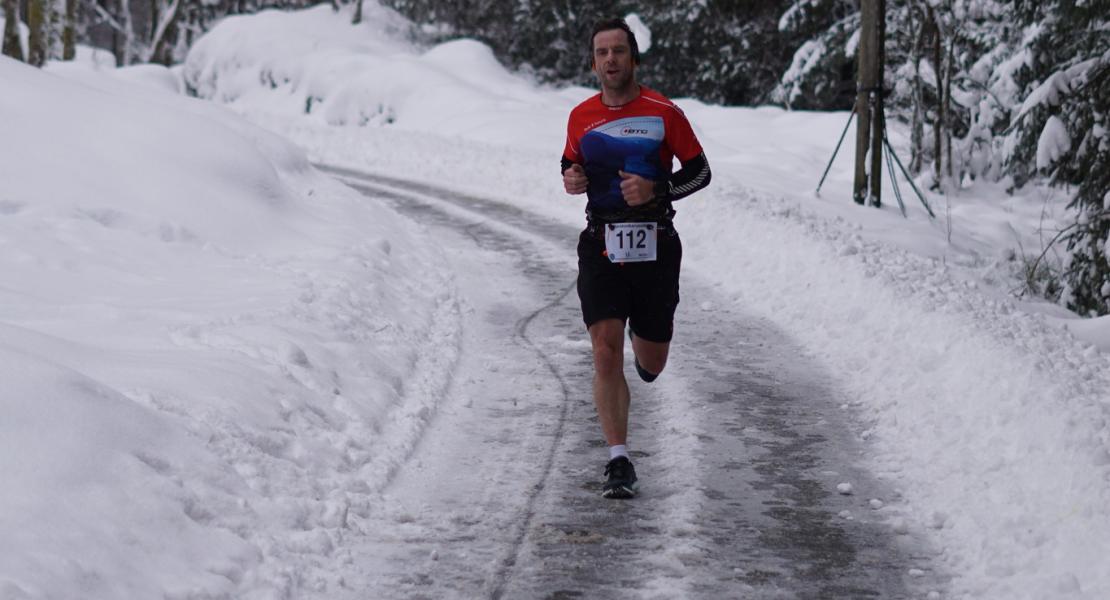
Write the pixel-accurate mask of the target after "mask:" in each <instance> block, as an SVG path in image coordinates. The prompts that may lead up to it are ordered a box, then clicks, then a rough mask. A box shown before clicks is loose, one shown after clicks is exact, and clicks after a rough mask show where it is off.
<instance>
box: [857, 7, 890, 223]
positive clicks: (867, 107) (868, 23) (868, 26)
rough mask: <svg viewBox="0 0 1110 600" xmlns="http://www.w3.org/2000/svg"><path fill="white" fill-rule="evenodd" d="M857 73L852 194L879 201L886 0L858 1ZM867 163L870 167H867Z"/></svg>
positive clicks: (862, 200) (860, 202)
mask: <svg viewBox="0 0 1110 600" xmlns="http://www.w3.org/2000/svg"><path fill="white" fill-rule="evenodd" d="M860 21H861V23H860V36H859V47H858V48H859V50H858V52H859V76H858V78H857V80H856V86H857V87H856V90H857V91H856V109H855V110H856V117H858V119H857V121H856V177H855V184H854V186H853V191H852V198H853V199H854V200H855V201H856V203H857V204H864V203H865V202H867V201H868V199H869V198H870V202H871V203H873V204H874V205H875V206H880V205H881V204H882V175H883V171H882V158H883V136H884V135H885V133H886V132H884V131H883V121H884V119H883V89H882V86H883V69H884V63H885V52H884V49H883V46H884V39H885V36H886V0H862V1H861V2H860ZM869 167H870V168H869Z"/></svg>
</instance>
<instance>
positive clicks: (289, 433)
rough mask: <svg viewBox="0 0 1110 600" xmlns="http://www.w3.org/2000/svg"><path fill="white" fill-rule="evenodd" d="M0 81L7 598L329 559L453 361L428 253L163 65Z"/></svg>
mask: <svg viewBox="0 0 1110 600" xmlns="http://www.w3.org/2000/svg"><path fill="white" fill-rule="evenodd" d="M0 80H2V81H4V94H3V95H2V97H0V139H3V140H4V143H3V145H2V146H0V181H2V182H3V186H2V187H0V282H2V283H0V315H3V316H2V318H0V381H3V386H2V388H0V480H2V481H3V482H4V485H3V486H0V539H3V540H4V542H3V552H0V597H3V598H78V597H81V598H154V597H174V598H178V597H236V598H256V597H289V596H291V595H294V596H295V595H297V593H298V590H301V589H304V588H305V587H306V586H314V585H319V584H320V582H323V581H327V580H328V577H331V578H332V579H334V578H335V577H336V575H335V574H334V570H333V569H330V568H327V563H328V561H333V560H341V558H340V557H337V556H335V555H334V554H335V552H336V551H335V546H336V544H335V540H337V539H338V538H339V537H340V536H341V535H342V531H343V529H344V528H345V527H347V521H346V519H347V517H348V515H350V514H354V515H357V514H365V513H366V512H367V511H368V510H370V509H371V508H372V507H373V505H374V495H375V490H376V489H380V487H381V486H382V485H384V484H385V482H386V481H388V478H389V476H390V473H391V472H392V471H393V470H394V469H395V468H396V464H398V463H399V462H400V461H401V460H403V459H404V457H405V456H406V454H407V452H408V449H410V448H411V447H412V443H413V442H414V440H415V439H416V438H417V437H418V434H419V431H420V429H421V428H422V427H423V425H424V423H425V422H426V420H427V418H428V415H429V414H430V410H429V407H432V406H434V403H435V402H436V401H437V398H438V397H439V395H440V392H441V391H442V387H443V386H444V385H446V381H447V380H448V379H447V378H448V377H449V375H450V371H451V366H452V364H453V361H454V360H455V358H456V357H457V348H456V347H455V346H454V345H453V340H456V339H457V335H458V331H457V328H458V319H457V304H456V302H455V299H454V296H453V289H454V288H453V285H452V283H451V280H450V275H449V274H448V273H445V272H444V271H443V269H442V267H439V263H438V259H439V258H438V257H439V255H438V253H437V252H438V251H436V250H435V249H433V248H427V247H425V246H424V245H422V244H420V243H418V242H417V240H418V233H417V231H416V230H415V229H414V228H413V227H412V226H411V225H409V224H408V223H407V222H405V221H402V220H400V219H398V218H397V217H396V216H394V215H393V214H392V213H389V212H386V211H383V210H380V209H379V210H374V209H373V207H367V206H366V205H365V200H364V199H363V198H362V197H361V196H359V195H357V194H355V193H353V192H351V191H350V190H348V189H346V188H344V187H342V186H339V185H337V184H335V183H334V182H332V181H331V180H330V179H329V178H326V177H323V176H321V175H319V174H317V173H316V172H315V171H314V170H312V169H311V168H310V167H309V165H308V163H307V161H306V159H305V156H304V154H303V153H302V151H300V150H299V149H297V148H296V147H294V146H292V145H290V144H289V143H288V142H286V141H284V140H282V139H281V138H279V137H277V136H275V135H273V134H271V133H268V132H266V131H264V130H262V129H260V128H258V127H256V126H253V125H250V124H248V123H246V122H244V121H243V120H241V119H240V118H238V117H236V116H235V115H233V114H232V113H230V112H228V111H226V110H225V109H223V108H220V107H218V106H215V105H213V104H210V103H205V102H200V101H197V100H193V99H188V98H184V97H182V96H180V95H177V94H176V93H174V90H175V89H176V86H170V85H167V84H168V83H169V82H171V81H173V80H174V78H173V76H172V74H170V73H169V72H167V71H165V70H164V69H159V68H157V67H143V68H136V69H125V70H121V71H111V72H101V73H97V72H95V70H94V67H93V66H90V65H88V64H85V66H84V67H82V66H81V65H80V64H78V65H52V66H51V67H50V68H49V69H47V71H46V72H42V71H39V70H36V69H32V68H29V67H27V66H25V65H23V64H21V63H17V62H14V61H12V60H9V59H7V58H0ZM415 367H419V368H421V373H422V376H421V377H420V378H417V379H415V380H409V379H408V374H409V372H410V370H411V369H413V368H415Z"/></svg>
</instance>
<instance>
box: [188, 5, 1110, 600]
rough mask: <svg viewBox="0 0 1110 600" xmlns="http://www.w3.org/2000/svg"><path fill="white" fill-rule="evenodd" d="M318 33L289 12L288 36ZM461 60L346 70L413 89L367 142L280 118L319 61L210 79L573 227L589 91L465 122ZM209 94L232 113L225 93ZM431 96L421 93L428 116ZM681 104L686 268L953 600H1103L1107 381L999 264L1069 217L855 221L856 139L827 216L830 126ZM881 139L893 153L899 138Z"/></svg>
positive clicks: (302, 131) (336, 144)
mask: <svg viewBox="0 0 1110 600" xmlns="http://www.w3.org/2000/svg"><path fill="white" fill-rule="evenodd" d="M321 14H322V13H321ZM321 14H316V13H306V14H302V15H300V16H296V15H291V16H290V17H289V21H288V23H287V24H286V25H285V26H286V27H289V28H292V27H294V25H293V23H295V22H297V21H296V20H297V19H304V20H305V21H306V22H307V21H308V20H309V19H318V18H321ZM313 22H315V21H313ZM271 24H272V22H271ZM257 27H260V26H259V25H256V24H251V23H249V22H247V21H243V22H239V23H236V24H230V23H228V24H226V27H224V26H222V27H221V28H220V29H218V30H217V31H216V32H213V35H214V36H215V37H214V38H213V39H228V40H230V39H238V40H240V43H242V44H245V45H251V44H252V42H250V41H248V40H250V39H253V36H254V35H255V33H253V32H255V31H257V29H256V28H257ZM330 27H332V28H334V30H335V32H336V33H333V34H329V35H317V36H316V37H312V39H311V41H310V40H307V39H306V40H302V41H301V42H300V43H303V44H305V45H306V46H307V45H308V44H314V45H316V47H317V48H318V52H319V53H320V56H332V53H341V52H343V50H342V49H341V48H337V47H336V45H335V44H332V43H331V42H330V41H329V39H330V38H338V37H340V36H341V35H345V34H343V33H340V32H341V31H342V30H344V28H347V27H348V26H347V25H345V24H344V23H343V18H342V17H335V18H334V20H333V22H332V24H331V25H330ZM291 30H292V29H290V31H291ZM265 35H277V33H276V32H274V31H272V30H271V31H269V32H268V33H266V34H265ZM258 39H262V38H258ZM467 44H470V45H471V46H470V48H471V50H470V56H469V57H466V56H462V55H460V56H459V57H458V58H459V60H458V61H457V62H456V63H455V64H454V65H453V67H454V69H453V72H452V75H453V77H452V78H444V77H443V75H442V73H440V72H437V71H422V70H421V69H423V68H424V67H423V66H420V67H415V68H411V69H406V70H405V72H404V74H402V75H400V76H398V75H397V71H396V70H395V69H394V68H393V67H388V66H380V65H383V64H384V61H385V58H384V57H383V56H370V57H367V56H363V55H362V54H359V53H356V54H354V55H352V56H348V57H347V58H346V59H345V61H349V62H343V61H338V62H343V64H350V65H358V68H357V69H356V68H353V67H352V68H351V69H349V70H348V71H347V72H346V76H340V75H335V81H349V80H361V81H376V82H379V83H378V84H377V88H378V89H380V90H385V89H391V86H397V85H406V86H413V87H412V88H411V89H420V90H422V92H421V94H419V95H420V96H421V97H420V98H410V99H408V100H406V99H405V98H397V99H396V100H395V101H394V103H393V104H391V105H390V106H391V109H392V111H393V113H394V114H396V115H397V118H396V119H394V120H393V121H392V122H388V121H377V122H374V123H368V125H378V126H376V127H363V128H357V127H329V126H327V123H328V122H329V121H328V120H327V119H326V118H321V116H320V115H319V114H317V112H316V111H315V110H313V111H311V112H310V113H309V114H307V115H305V114H304V111H291V110H284V108H285V107H283V106H279V104H278V100H276V99H275V98H279V97H281V96H282V95H289V94H296V93H297V90H301V89H302V86H303V85H304V82H307V81H311V80H313V78H312V77H311V76H310V74H309V73H308V67H307V66H306V65H310V64H313V63H314V61H316V60H319V59H317V58H313V57H312V56H297V57H295V58H292V59H290V60H288V61H285V60H282V61H277V63H270V62H268V61H269V59H267V62H265V63H264V64H258V63H256V62H242V63H239V64H237V65H235V66H234V67H229V71H230V72H228V73H227V74H226V75H224V76H223V77H225V78H237V77H240V76H241V77H242V79H243V80H250V79H252V78H255V79H256V76H257V74H258V73H261V72H265V71H266V70H267V69H271V68H277V69H279V70H283V71H288V72H294V71H295V72H298V73H299V77H298V79H297V80H296V81H294V82H292V83H291V85H290V89H289V90H282V89H274V90H267V89H265V88H263V87H260V86H255V88H257V89H256V91H255V93H257V94H258V95H257V96H251V97H247V96H246V95H243V94H240V95H236V96H235V97H234V99H233V100H232V101H231V105H232V106H233V107H234V108H236V110H239V111H241V112H243V113H245V114H248V115H250V117H251V118H252V119H253V120H255V121H256V122H259V123H263V124H265V125H266V126H267V127H270V128H273V129H275V130H277V131H281V132H283V133H285V134H286V135H289V136H290V137H292V138H294V139H296V140H298V142H299V143H300V144H302V145H303V146H304V147H305V148H306V149H308V151H309V152H310V154H311V155H312V156H313V157H315V158H317V159H319V160H324V161H327V162H331V163H337V164H344V165H349V166H353V167H359V168H364V169H368V170H371V171H377V172H382V173H389V174H393V175H405V176H408V177H412V178H415V179H421V180H427V181H436V182H440V183H447V184H450V185H452V186H453V187H456V188H458V189H460V190H463V191H467V192H471V193H477V194H481V195H485V196H493V197H496V198H500V199H502V200H504V201H506V202H511V203H516V204H521V205H524V206H527V207H528V208H529V209H530V210H533V211H536V212H538V213H542V214H545V215H549V216H553V217H556V218H559V219H564V220H566V221H567V222H570V223H577V222H581V219H582V217H581V208H582V207H581V199H580V198H568V197H567V196H565V195H564V194H563V193H562V190H561V186H560V182H559V180H558V176H557V171H555V163H556V161H557V159H558V153H559V151H560V150H561V148H562V145H563V135H564V133H563V131H562V129H563V127H564V126H565V119H566V113H567V111H568V110H569V108H570V106H572V105H573V104H574V103H576V102H578V101H580V100H581V99H583V98H585V97H586V96H588V95H589V94H590V93H593V92H591V91H590V90H584V89H579V88H574V89H568V90H562V91H558V90H550V91H548V90H543V89H540V88H532V89H531V91H529V90H528V89H527V87H526V83H525V82H523V81H521V82H520V83H519V85H517V86H514V85H506V84H505V79H504V74H503V73H500V72H498V73H496V75H494V76H492V77H491V79H490V85H489V87H488V89H489V90H491V93H490V94H489V95H488V96H487V97H486V98H485V99H484V100H483V102H478V103H476V102H473V101H471V100H470V99H471V98H472V97H473V94H475V92H474V90H473V86H474V82H475V81H479V82H480V81H481V80H482V79H483V77H485V75H483V73H487V71H488V62H484V61H485V59H483V58H480V57H482V56H485V53H483V52H479V51H476V50H474V49H473V46H472V42H467ZM218 46H219V44H217V43H215V42H213V43H212V45H210V46H208V48H207V50H206V51H205V52H202V53H199V54H197V55H195V56H190V57H189V61H188V64H189V68H188V69H187V75H186V77H187V80H188V79H189V78H190V76H189V75H188V73H189V72H192V73H194V74H199V73H204V72H207V71H209V70H211V69H212V68H214V65H225V66H226V65H228V64H229V59H230V57H231V56H232V55H233V54H232V53H230V52H225V51H223V50H222V49H220V48H219V47H218ZM394 49H395V50H393V51H390V52H391V54H389V57H390V58H389V60H391V61H404V62H405V64H406V65H423V63H425V62H427V60H426V58H425V57H426V56H427V54H425V55H421V54H419V52H418V51H416V50H414V49H412V48H411V47H408V46H403V45H401V44H397V45H396V46H394ZM394 53H395V54H402V55H403V56H400V57H398V56H395V55H394ZM435 53H436V51H435V50H433V51H432V52H430V53H428V54H432V55H434V54H435ZM336 62H337V61H335V60H333V64H335V63H336ZM237 73H238V74H239V75H237ZM332 73H333V75H334V74H335V72H334V71H333V72H332ZM425 76H426V77H427V79H426V82H425V83H420V82H419V81H415V82H414V80H419V79H423V78H424V77H425ZM191 77H192V80H193V81H200V80H201V79H202V78H200V77H197V76H196V75H193V76H191ZM394 79H396V81H394ZM399 82H400V83H399ZM649 83H650V82H649ZM421 86H426V87H421ZM479 87H481V86H479ZM501 89H509V90H512V91H511V93H506V94H503V95H502V96H500V99H498V96H497V94H495V93H493V92H492V91H493V90H501ZM521 90H523V91H521ZM300 93H301V94H303V92H300ZM379 93H380V92H379ZM205 95H206V97H211V98H214V99H221V98H226V97H227V95H226V94H223V93H222V92H220V91H219V89H218V88H217V89H213V90H212V91H211V92H210V93H207V94H205ZM331 95H332V96H334V95H335V94H334V93H333V94H331ZM426 96H435V101H434V102H435V104H434V106H435V110H434V111H429V110H428V106H430V104H425V102H429V100H428V98H427V97H426ZM296 97H297V98H298V101H299V99H300V98H302V97H303V95H299V96H296ZM456 98H457V99H459V102H458V103H454V102H451V101H450V100H453V99H456ZM520 98H528V104H527V105H522V104H521V103H520V102H519V99H520ZM298 101H294V102H290V103H289V106H295V105H296V104H298ZM371 101H373V99H371ZM325 102H326V100H325ZM681 105H682V107H683V109H684V110H685V112H686V113H687V115H688V116H689V117H690V118H691V120H692V121H693V123H694V125H695V128H696V130H697V132H698V134H699V137H700V138H701V140H702V142H703V145H704V146H705V147H706V149H707V154H708V156H709V159H710V162H711V163H712V165H713V168H714V184H713V185H712V186H711V189H710V190H708V191H706V192H702V193H700V194H698V195H695V196H694V197H692V198H690V199H688V200H683V201H682V202H681V203H680V204H679V205H678V206H677V208H678V211H679V216H678V221H677V225H678V227H679V229H680V230H681V231H682V232H683V236H684V244H685V246H686V248H687V252H686V255H685V259H686V262H687V264H688V265H689V267H690V271H691V272H692V273H697V274H699V275H701V276H703V277H707V278H710V279H712V280H714V281H716V282H717V283H718V284H719V285H720V286H721V287H722V289H724V290H727V291H728V292H729V293H731V294H732V295H733V296H734V297H735V299H736V302H737V303H738V305H739V306H740V307H742V308H743V309H745V310H748V311H753V312H756V313H759V314H761V315H764V316H766V317H767V318H769V319H771V320H773V321H774V322H776V323H777V324H778V325H779V326H780V327H782V328H783V329H785V330H787V331H790V332H792V333H793V334H794V335H795V336H797V338H798V339H799V340H800V341H801V342H802V343H803V344H804V345H805V346H806V347H807V348H809V349H810V352H811V353H812V354H813V356H814V357H815V358H816V359H818V360H820V361H821V362H822V363H824V364H825V365H826V366H827V368H828V370H829V371H830V372H833V373H838V374H839V378H840V381H841V384H842V387H843V390H844V395H845V397H846V398H848V402H847V403H846V404H845V406H844V408H845V410H852V411H854V412H855V414H856V415H857V416H858V418H859V419H860V422H861V426H860V431H859V433H860V435H861V436H862V437H864V438H865V439H866V440H868V444H869V447H870V448H872V449H873V450H874V452H875V456H874V457H873V458H872V459H870V462H871V464H872V466H873V467H874V468H875V470H876V471H877V472H878V473H880V474H881V475H882V476H884V477H886V478H888V479H890V480H892V481H893V483H894V485H895V487H896V488H898V489H900V490H902V492H903V494H904V496H905V498H906V499H907V503H906V504H905V505H901V503H889V502H888V503H886V505H885V507H884V508H883V509H882V510H883V511H885V514H888V515H890V517H891V519H892V520H893V519H896V518H905V519H907V520H908V522H909V523H911V524H912V525H913V526H914V527H915V528H918V529H921V530H925V531H929V532H931V533H930V535H931V537H932V539H933V540H934V541H935V546H936V549H937V551H938V557H937V560H938V562H939V563H940V564H942V565H943V566H944V567H945V568H947V569H949V570H950V571H951V574H952V575H954V576H955V578H956V579H955V581H954V583H953V589H952V590H951V591H952V593H953V594H954V595H956V596H957V597H960V596H963V597H971V598H1030V599H1032V598H1046V597H1053V598H1056V597H1084V598H1100V597H1105V596H1107V595H1110V574H1108V573H1107V572H1106V569H1105V568H1104V564H1102V563H1103V562H1104V561H1103V557H1104V556H1105V555H1106V554H1107V552H1108V551H1110V547H1108V546H1107V544H1108V542H1107V541H1106V540H1108V539H1110V509H1108V508H1107V507H1108V506H1110V502H1108V500H1110V485H1108V483H1107V482H1108V481H1110V472H1108V465H1110V454H1107V449H1108V448H1110V429H1108V419H1107V406H1108V405H1110V397H1108V392H1107V390H1108V389H1110V380H1108V375H1107V374H1108V373H1110V368H1108V367H1110V362H1108V361H1107V358H1106V356H1104V355H1103V354H1101V353H1100V352H1099V351H1098V350H1097V348H1096V347H1095V346H1093V345H1091V344H1089V343H1087V342H1084V341H1079V340H1077V339H1075V338H1074V337H1072V333H1071V332H1069V331H1066V330H1064V329H1063V328H1061V327H1060V326H1059V323H1068V324H1074V323H1077V322H1078V321H1077V319H1075V318H1074V315H1068V314H1066V312H1064V311H1062V310H1060V309H1058V308H1057V307H1052V306H1050V305H1045V304H1043V303H1036V302H1022V301H1017V300H1015V299H1013V298H1012V297H1011V295H1010V294H1009V290H1010V289H1011V288H1012V287H1016V283H1017V282H1016V279H1015V274H1016V273H1017V271H1018V261H1017V260H1016V256H1017V255H1018V252H1019V251H1020V250H1015V246H1017V247H1018V248H1019V249H1021V248H1024V249H1025V251H1030V249H1032V248H1039V245H1038V244H1039V240H1040V238H1041V236H1042V235H1043V234H1042V231H1043V229H1042V227H1046V228H1051V227H1052V225H1053V223H1054V222H1055V219H1056V218H1057V217H1061V216H1063V215H1064V209H1063V200H1062V199H1057V198H1054V197H1049V196H1048V195H1047V193H1045V197H1040V196H1039V195H1040V194H1042V193H1044V192H1043V191H1042V190H1035V191H1034V192H1033V193H1032V194H1031V195H1030V196H1027V197H1024V198H1012V197H1006V196H1005V195H1004V194H1003V192H1002V191H1001V190H1000V189H996V188H994V187H990V186H979V187H976V188H972V189H969V190H963V191H961V192H960V193H959V195H953V196H948V197H944V196H938V195H933V194H930V195H929V196H928V198H927V199H928V200H929V201H930V202H931V203H932V205H933V207H934V209H936V210H937V211H938V213H940V214H941V215H942V216H941V218H940V219H938V220H937V221H932V220H930V219H929V218H928V217H927V216H926V215H925V213H924V211H923V210H922V209H921V208H920V207H919V205H918V204H917V200H916V199H915V198H914V197H912V196H909V197H907V202H908V203H909V205H908V206H907V211H908V218H903V217H902V216H901V215H900V214H899V212H898V210H897V208H896V206H894V205H893V199H894V198H893V193H892V192H893V190H892V189H891V188H889V187H887V188H886V189H885V190H884V196H885V198H886V199H887V205H886V207H885V208H884V209H883V210H873V209H862V208H858V207H856V206H855V205H854V204H853V203H852V202H851V200H850V196H849V194H850V192H849V190H850V189H851V184H850V180H851V168H850V161H851V156H852V155H853V151H852V149H851V147H850V145H851V140H848V143H847V145H846V146H845V147H844V148H842V150H841V154H840V157H839V158H838V160H837V162H836V163H835V164H834V168H833V172H832V175H831V176H830V179H829V181H828V182H826V185H825V190H826V191H825V196H826V197H825V198H817V197H815V196H814V195H813V193H812V191H811V190H812V188H813V186H815V185H816V181H817V179H818V178H819V176H820V170H821V167H822V166H823V165H824V163H825V161H826V160H827V159H828V157H829V156H830V155H831V154H832V149H833V146H834V145H835V143H836V140H837V138H838V136H839V133H840V131H841V128H843V126H844V122H845V121H846V120H847V115H846V114H806V113H788V112H784V111H781V110H778V109H773V108H759V109H737V108H726V107H715V106H707V105H704V104H702V103H698V102H694V101H681ZM521 122H527V123H528V124H529V127H528V128H527V130H526V131H523V132H522V131H521V130H520V123H521ZM445 123H449V125H446V126H445V125H444V124H445ZM893 137H894V139H893V142H894V144H895V147H896V148H901V147H903V144H904V142H905V138H904V132H900V131H895V132H893ZM429 157H431V159H430V160H429ZM489 182H496V184H490V183H489ZM887 185H888V186H889V183H887ZM903 189H904V190H905V186H903ZM1087 323H1088V322H1084V324H1087ZM1093 325H1094V326H1093V327H1090V328H1089V329H1090V330H1091V331H1088V332H1086V335H1089V336H1094V337H1093V338H1091V337H1088V338H1087V339H1088V341H1100V342H1102V341H1105V340H1106V335H1107V334H1106V328H1105V327H1100V326H1099V325H1098V324H1097V323H1093ZM1072 329H1078V328H1075V327H1072Z"/></svg>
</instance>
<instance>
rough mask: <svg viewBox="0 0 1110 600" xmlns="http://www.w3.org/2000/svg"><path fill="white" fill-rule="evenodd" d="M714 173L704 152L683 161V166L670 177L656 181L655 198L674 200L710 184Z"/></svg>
mask: <svg viewBox="0 0 1110 600" xmlns="http://www.w3.org/2000/svg"><path fill="white" fill-rule="evenodd" d="M712 178H713V173H712V172H711V171H710V170H709V161H708V160H706V158H705V153H704V152H702V153H700V154H698V155H697V156H695V157H694V158H691V159H690V160H688V161H686V162H684V163H682V168H681V169H679V170H678V171H675V172H674V173H673V174H672V175H671V176H670V177H668V178H666V179H660V180H659V181H656V182H655V199H657V200H665V201H667V202H674V201H675V200H681V199H682V198H685V197H686V196H689V195H690V194H693V193H694V192H696V191H698V190H700V189H702V188H704V187H706V186H707V185H709V180H710V179H712Z"/></svg>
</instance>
